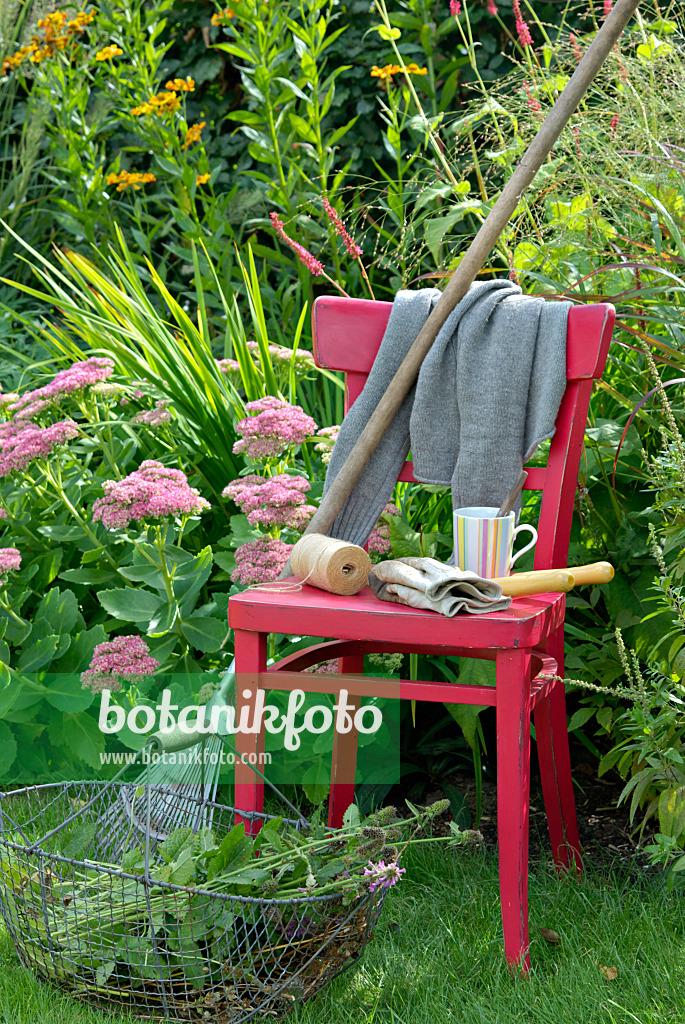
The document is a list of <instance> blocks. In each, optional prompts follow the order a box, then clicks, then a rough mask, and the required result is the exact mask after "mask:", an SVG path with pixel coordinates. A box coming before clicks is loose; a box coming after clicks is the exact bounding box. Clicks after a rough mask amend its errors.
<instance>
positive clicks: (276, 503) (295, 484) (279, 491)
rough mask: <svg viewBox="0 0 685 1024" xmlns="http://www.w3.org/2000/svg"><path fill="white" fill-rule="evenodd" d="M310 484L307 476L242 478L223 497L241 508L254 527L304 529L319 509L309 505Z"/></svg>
mask: <svg viewBox="0 0 685 1024" xmlns="http://www.w3.org/2000/svg"><path fill="white" fill-rule="evenodd" d="M309 488H310V483H309V481H308V480H306V479H305V478H304V477H303V476H289V475H288V474H287V473H279V474H278V475H277V476H271V477H262V476H255V475H254V474H252V475H250V476H243V477H239V478H238V479H237V480H233V481H232V482H231V483H230V484H229V485H228V487H226V488H224V490H223V491H222V497H224V498H230V499H231V500H232V501H234V502H235V503H236V505H239V506H240V508H241V509H242V511H243V513H244V514H245V515H246V516H247V520H248V522H249V523H251V524H252V525H253V526H255V525H257V524H260V525H262V526H266V527H270V526H289V527H291V529H293V530H303V529H304V527H305V526H306V525H307V523H308V522H309V520H310V519H311V517H312V516H313V515H314V512H315V511H316V509H315V508H314V506H313V505H306V504H305V497H304V495H305V492H306V491H308V490H309Z"/></svg>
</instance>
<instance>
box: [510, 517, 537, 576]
mask: <svg viewBox="0 0 685 1024" xmlns="http://www.w3.org/2000/svg"><path fill="white" fill-rule="evenodd" d="M521 530H530V532H531V533H532V534H533V539H532V540H531V541H530V542H529V543H528V544H525V545H524V546H523V547H522V548H521V550H520V551H517V552H516V554H515V555H514V556H513V558H512V560H511V562H509V571H510V572H511V570H512V568H513V565H514V562H515V561H516V559H517V558H520V557H521V555H523V554H525V553H526V551H530V549H531V548H532V547H533V546H534V545H535V544H536V543H537V539H538V531H537V530H536V529H535V527H534V526H529V525H528V523H521V525H520V526H517V527H516V529H515V530H514V533H513V536H512V538H511V542H512V544H513V543H514V541H515V540H516V536H517V534H519V533H520V532H521Z"/></svg>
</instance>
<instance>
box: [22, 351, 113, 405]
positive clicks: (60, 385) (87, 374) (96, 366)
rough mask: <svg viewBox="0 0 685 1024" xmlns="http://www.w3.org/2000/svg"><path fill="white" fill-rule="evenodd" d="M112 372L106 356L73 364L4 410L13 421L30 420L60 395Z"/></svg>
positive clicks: (80, 388)
mask: <svg viewBox="0 0 685 1024" xmlns="http://www.w3.org/2000/svg"><path fill="white" fill-rule="evenodd" d="M113 373H114V360H113V359H110V358H109V357H108V356H102V357H100V356H91V358H90V359H84V360H83V361H82V362H80V363H74V364H73V365H72V366H68V367H66V369H64V370H60V371H59V373H56V374H55V376H54V377H53V379H52V380H51V381H50V383H49V384H44V385H43V386H42V387H40V388H34V389H33V390H32V391H26V392H25V393H24V394H23V395H22V396H21V397H17V398H16V400H15V401H13V402H10V403H8V405H7V411H8V412H9V413H11V414H12V415H13V416H14V417H15V419H29V420H30V419H33V418H34V417H35V416H38V415H39V414H40V413H41V412H43V410H44V409H46V408H47V406H48V405H49V404H50V403H51V402H58V401H59V400H60V399H61V398H63V397H64V395H71V394H73V393H74V392H75V391H83V389H84V388H87V387H90V386H91V385H93V384H97V383H99V382H100V381H104V380H107V378H108V377H111V375H112V374H113Z"/></svg>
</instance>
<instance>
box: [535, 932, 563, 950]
mask: <svg viewBox="0 0 685 1024" xmlns="http://www.w3.org/2000/svg"><path fill="white" fill-rule="evenodd" d="M538 931H539V932H540V935H542V937H543V939H544V940H545V942H549V944H550V946H558V945H559V943H560V942H561V935H560V934H559V932H553V931H552V929H551V928H538Z"/></svg>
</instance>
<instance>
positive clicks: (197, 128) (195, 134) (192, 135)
mask: <svg viewBox="0 0 685 1024" xmlns="http://www.w3.org/2000/svg"><path fill="white" fill-rule="evenodd" d="M206 123H207V122H206V121H200V123H199V124H191V126H190V128H189V129H188V131H187V132H186V141H185V142H184V143H183V148H184V149H187V148H188V146H192V144H193V143H194V142H199V141H200V136H201V135H202V129H203V128H204V127H205V125H206Z"/></svg>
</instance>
